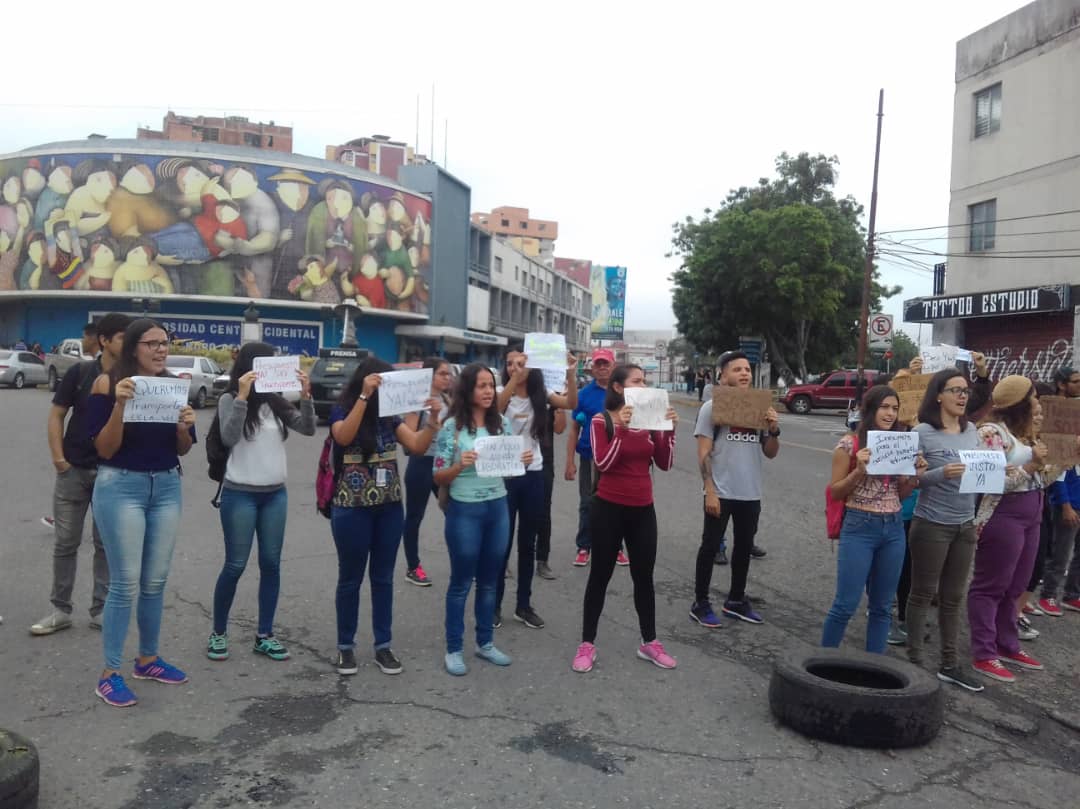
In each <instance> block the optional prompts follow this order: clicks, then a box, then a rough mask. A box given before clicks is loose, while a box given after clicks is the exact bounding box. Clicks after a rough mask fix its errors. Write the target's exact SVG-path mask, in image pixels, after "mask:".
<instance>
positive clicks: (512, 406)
mask: <svg viewBox="0 0 1080 809" xmlns="http://www.w3.org/2000/svg"><path fill="white" fill-rule="evenodd" d="M528 359H529V358H528V357H527V356H526V355H525V354H524V353H523V352H522V351H521V347H520V346H515V347H514V348H511V349H510V350H508V351H507V352H506V365H505V366H504V367H503V374H502V376H503V389H502V390H501V391H500V392H499V397H498V402H499V411H500V412H501V413H504V414H506V417H507V418H508V419H510V432H511V433H513V434H514V435H521V436H525V437H526V438H527V439H528V441H529V443H530V445H531V446H532V453H533V456H532V457H533V462H532V463H531V464H529V466H528V468H527V469H526V470H525V474H524V475H522V476H521V477H516V478H507V480H506V498H507V504H508V505H509V508H510V542H509V544H508V545H507V547H506V557H505V559H504V561H503V569H502V575H501V576H499V582H498V585H497V592H496V594H495V626H496V627H499V626H500V625H501V624H502V599H503V592H504V591H505V589H506V567H507V565H508V564H509V563H510V552H511V549H512V548H513V545H514V525H515V523H517V529H518V531H517V545H518V568H517V604H516V606H515V608H514V620H515V621H520V622H521V623H523V624H525V626H527V627H531V628H533V629H542V628H543V626H544V619H543V618H541V617H540V616H539V615H537V613H536V610H534V609H533V606H532V580H533V569H534V562H535V561H536V540H537V536H538V534H539V533H540V523H541V521H542V520H543V509H544V506H545V500H544V453H543V445H544V444H545V443H548V442H550V441H551V434H550V425H549V421H548V418H547V412H548V407H549V406H550V407H556V408H563V409H567V410H573V409H574V408H575V407H577V385H576V384H574V379H575V375H576V373H577V357H575V356H574V355H573V354H570V355H568V356H567V366H566V391H567V392H566V393H565V394H564V393H557V392H555V391H549V390H548V389H547V386H546V385H545V384H544V372H543V371H541V370H540V369H538V368H527V367H525V366H526V363H527V362H528Z"/></svg>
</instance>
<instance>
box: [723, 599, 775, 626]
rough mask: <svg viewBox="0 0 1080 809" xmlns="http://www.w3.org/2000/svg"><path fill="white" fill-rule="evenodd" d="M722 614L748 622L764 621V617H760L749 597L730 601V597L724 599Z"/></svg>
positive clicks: (761, 622)
mask: <svg viewBox="0 0 1080 809" xmlns="http://www.w3.org/2000/svg"><path fill="white" fill-rule="evenodd" d="M724 615H728V616H730V617H732V618H738V619H739V620H740V621H746V622H747V623H748V624H763V623H765V619H764V618H762V617H761V615H759V614H758V613H757V612H756V611H755V610H754V607H753V606H752V605H751V604H750V599H749V598H744V599H743V600H742V601H732V600H731V599H728V600H727V601H725V602H724Z"/></svg>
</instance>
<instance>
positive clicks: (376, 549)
mask: <svg viewBox="0 0 1080 809" xmlns="http://www.w3.org/2000/svg"><path fill="white" fill-rule="evenodd" d="M391 370H393V369H392V368H391V366H390V365H389V364H388V363H385V362H383V361H382V360H380V359H379V358H378V357H374V356H371V357H368V358H367V359H365V360H364V361H363V362H362V363H360V365H359V367H357V369H356V371H355V372H354V373H353V375H352V377H351V378H350V379H349V382H348V384H347V385H346V386H345V389H344V390H342V392H341V398H340V399H339V400H338V403H337V404H336V405H335V406H334V407H333V408H332V409H331V410H330V434H331V435H332V436H333V437H334V452H335V456H336V457H335V461H340V464H339V463H337V462H335V467H339V468H340V470H341V471H340V472H339V473H338V474H337V476H336V481H335V491H334V500H333V503H332V507H331V512H330V529H331V531H332V532H333V534H334V545H335V546H336V547H337V555H338V583H337V595H336V597H335V606H336V608H337V633H338V657H337V671H338V674H341V675H349V674H356V672H357V665H356V653H355V648H356V625H357V620H358V617H359V610H360V585H361V583H362V582H363V580H364V571H365V570H368V571H369V572H370V576H371V623H372V629H373V631H374V635H375V665H377V666H378V667H379V669H380V670H381V671H382V672H383V673H384V674H400V673H401V661H400V660H398V658H397V656H396V655H395V654H394V652H393V650H392V649H391V648H390V639H391V626H392V624H393V614H394V562H395V561H396V560H397V552H398V545H399V544H400V542H401V526H402V523H403V522H404V512H403V509H402V506H401V477H400V475H399V474H398V463H397V445H398V442H399V441H400V442H401V444H402V445H403V446H404V447H405V449H407V450H408V451H409V452H410V453H412V454H414V455H421V454H423V453H424V452H426V451H427V448H428V447H429V446H430V445H431V440H432V438H434V436H435V432H436V429H437V428H436V426H435V424H436V423H437V420H438V415H439V411H440V409H441V407H442V403H441V401H440V400H438V399H429V400H428V402H427V404H428V408H429V409H430V411H431V414H432V417H433V418H432V420H431V422H430V423H429V424H428V425H427V426H425V427H424V428H422V429H420V430H414V429H411V428H410V427H409V426H408V425H407V424H405V421H404V419H402V417H401V416H389V417H386V418H380V416H379V385H380V384H381V383H382V377H381V376H380V374H384V373H386V372H387V371H391Z"/></svg>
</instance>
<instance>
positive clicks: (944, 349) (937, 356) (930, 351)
mask: <svg viewBox="0 0 1080 809" xmlns="http://www.w3.org/2000/svg"><path fill="white" fill-rule="evenodd" d="M920 356H921V357H922V361H923V365H922V373H924V374H936V373H937V372H938V371H942V370H944V369H946V368H954V367H955V366H956V363H958V362H971V361H972V356H971V351H969V350H968V349H966V348H957V347H956V346H951V345H948V344H946V343H942V344H941V345H939V346H924V347H923V349H922V350H921V351H920Z"/></svg>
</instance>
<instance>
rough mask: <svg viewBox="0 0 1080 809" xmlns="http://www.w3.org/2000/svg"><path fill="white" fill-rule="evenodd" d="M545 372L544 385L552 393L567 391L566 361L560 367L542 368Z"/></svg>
mask: <svg viewBox="0 0 1080 809" xmlns="http://www.w3.org/2000/svg"><path fill="white" fill-rule="evenodd" d="M540 370H541V371H542V372H543V374H544V387H545V388H547V389H548V390H549V391H551V392H552V393H566V363H565V362H564V363H563V367H562V368H559V369H555V368H541V369H540Z"/></svg>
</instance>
